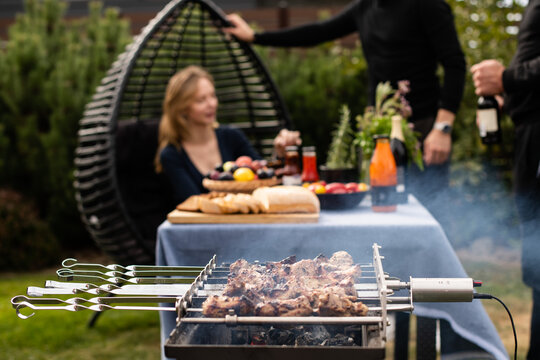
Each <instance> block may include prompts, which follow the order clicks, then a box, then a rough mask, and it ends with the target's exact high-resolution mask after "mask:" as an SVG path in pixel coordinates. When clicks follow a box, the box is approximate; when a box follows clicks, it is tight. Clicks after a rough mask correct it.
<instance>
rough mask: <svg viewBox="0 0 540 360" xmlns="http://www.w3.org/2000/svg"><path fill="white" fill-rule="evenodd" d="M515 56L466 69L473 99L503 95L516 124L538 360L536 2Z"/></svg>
mask: <svg viewBox="0 0 540 360" xmlns="http://www.w3.org/2000/svg"><path fill="white" fill-rule="evenodd" d="M517 40H518V46H517V51H516V53H515V55H514V57H513V59H512V61H511V62H510V64H509V65H508V67H507V68H505V67H504V65H503V64H501V63H500V62H498V61H496V60H484V61H482V62H480V63H478V64H476V65H473V66H472V67H471V72H472V74H473V80H474V85H475V87H476V94H478V95H499V94H503V95H504V99H503V102H504V109H505V110H506V111H508V113H509V114H510V117H511V118H512V121H513V123H514V125H515V144H514V150H515V151H514V168H513V183H514V195H515V200H516V205H517V209H518V213H519V216H520V221H521V235H522V241H523V246H522V271H523V281H524V282H525V283H526V284H527V285H529V286H531V287H532V289H533V311H532V319H531V337H530V339H531V341H530V347H529V352H528V354H527V359H540V342H539V341H538V339H540V266H539V265H540V0H529V3H528V5H527V7H526V9H525V11H524V14H523V19H522V21H521V24H520V27H519V34H518V38H517Z"/></svg>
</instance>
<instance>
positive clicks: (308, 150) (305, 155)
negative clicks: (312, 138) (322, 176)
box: [302, 146, 319, 182]
mask: <svg viewBox="0 0 540 360" xmlns="http://www.w3.org/2000/svg"><path fill="white" fill-rule="evenodd" d="M316 181H319V172H318V171H317V153H316V152H315V146H305V147H303V148H302V182H316Z"/></svg>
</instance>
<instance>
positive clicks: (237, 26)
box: [223, 14, 255, 43]
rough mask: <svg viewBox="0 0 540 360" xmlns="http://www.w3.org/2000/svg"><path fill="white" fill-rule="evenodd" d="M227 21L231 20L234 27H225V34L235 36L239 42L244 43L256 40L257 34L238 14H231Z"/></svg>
mask: <svg viewBox="0 0 540 360" xmlns="http://www.w3.org/2000/svg"><path fill="white" fill-rule="evenodd" d="M227 20H229V22H230V23H231V25H232V27H224V28H223V32H224V33H225V34H229V35H234V36H236V38H237V39H238V40H241V41H244V42H248V43H251V42H253V40H254V39H255V32H254V31H253V29H252V28H251V27H250V26H249V25H248V23H247V22H245V20H244V19H242V18H241V17H240V16H239V15H238V14H231V15H228V16H227Z"/></svg>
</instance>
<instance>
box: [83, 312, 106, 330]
mask: <svg viewBox="0 0 540 360" xmlns="http://www.w3.org/2000/svg"><path fill="white" fill-rule="evenodd" d="M101 314H103V313H102V312H95V313H93V314H92V316H91V317H90V320H88V324H86V326H87V327H88V328H89V329H91V328H93V327H94V325H95V324H96V321H97V320H98V318H99V316H100V315H101Z"/></svg>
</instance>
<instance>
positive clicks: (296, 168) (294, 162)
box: [282, 146, 302, 185]
mask: <svg viewBox="0 0 540 360" xmlns="http://www.w3.org/2000/svg"><path fill="white" fill-rule="evenodd" d="M282 182H283V185H302V174H301V172H300V156H299V155H298V146H287V147H286V148H285V166H284V167H283V177H282Z"/></svg>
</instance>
